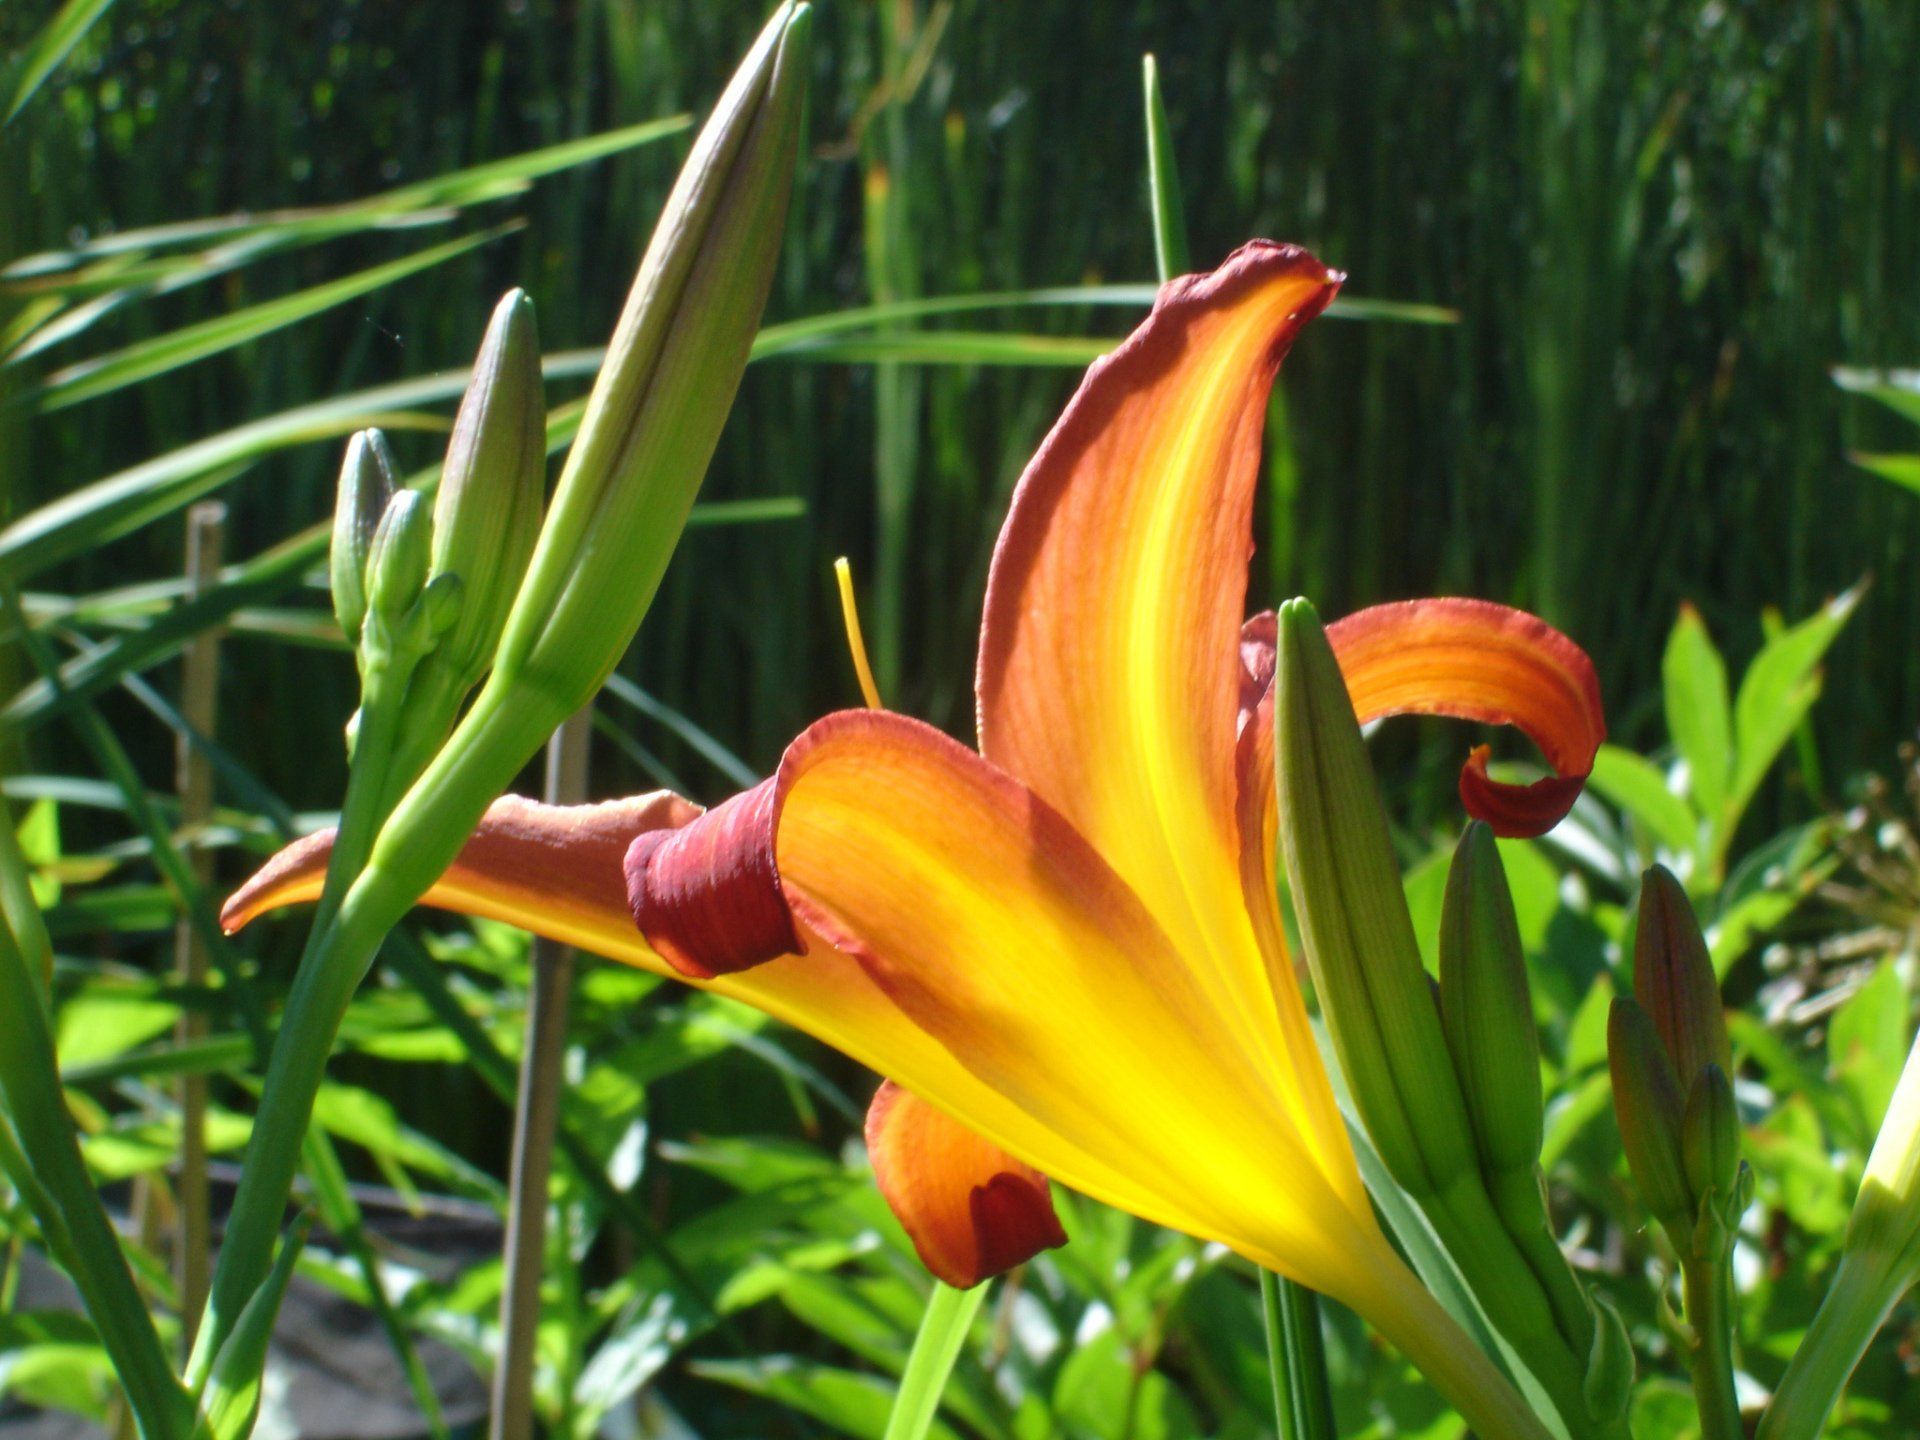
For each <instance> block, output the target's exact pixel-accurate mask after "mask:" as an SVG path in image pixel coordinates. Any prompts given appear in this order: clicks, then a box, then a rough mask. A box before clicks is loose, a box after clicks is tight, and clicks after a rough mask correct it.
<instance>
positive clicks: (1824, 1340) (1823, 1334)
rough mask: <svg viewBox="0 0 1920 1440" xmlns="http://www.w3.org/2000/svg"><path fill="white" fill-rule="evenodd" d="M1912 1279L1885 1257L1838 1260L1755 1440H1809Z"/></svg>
mask: <svg viewBox="0 0 1920 1440" xmlns="http://www.w3.org/2000/svg"><path fill="white" fill-rule="evenodd" d="M1912 1278H1913V1277H1912V1273H1911V1271H1910V1270H1907V1269H1905V1268H1903V1267H1902V1266H1900V1265H1899V1264H1898V1263H1897V1262H1896V1261H1895V1260H1894V1259H1893V1258H1892V1257H1890V1256H1888V1255H1885V1254H1877V1253H1875V1252H1873V1251H1870V1250H1857V1251H1849V1252H1847V1253H1846V1254H1845V1255H1843V1256H1842V1257H1841V1260H1840V1268H1839V1270H1838V1271H1836V1272H1835V1274H1834V1277H1833V1285H1832V1287H1831V1288H1829V1289H1828V1291H1827V1293H1826V1296H1825V1298H1824V1299H1822V1300H1821V1302H1820V1309H1819V1311H1818V1312H1817V1313H1816V1314H1815V1315H1814V1317H1813V1325H1812V1327H1811V1328H1810V1329H1809V1330H1808V1331H1807V1334H1806V1338H1805V1339H1804V1340H1802V1341H1801V1342H1800V1348H1799V1349H1798V1350H1796V1351H1794V1353H1793V1359H1792V1360H1791V1361H1789V1362H1788V1364H1787V1373H1786V1374H1785V1376H1783V1377H1782V1378H1781V1381H1780V1388H1779V1389H1777V1390H1775V1391H1774V1393H1773V1399H1772V1401H1770V1402H1769V1403H1768V1405H1767V1413H1766V1414H1764V1415H1762V1416H1761V1417H1760V1432H1759V1440H1815V1437H1816V1436H1818V1435H1819V1434H1820V1432H1821V1430H1822V1429H1823V1428H1824V1427H1825V1425H1826V1423H1827V1416H1828V1415H1829V1414H1830V1413H1831V1412H1832V1410H1833V1407H1834V1405H1835V1404H1836V1403H1838V1401H1839V1399H1840V1392H1841V1391H1842V1390H1844V1389H1846V1387H1847V1380H1848V1379H1849V1378H1850V1377H1851V1376H1852V1374H1853V1369H1854V1366H1856V1365H1858V1364H1859V1363H1860V1357H1861V1356H1862V1355H1864V1354H1866V1353H1867V1346H1868V1345H1870V1344H1871V1343H1872V1342H1873V1337H1874V1336H1875V1335H1876V1334H1878V1333H1879V1331H1880V1327H1881V1326H1882V1325H1884V1324H1886V1321H1887V1315H1888V1313H1889V1312H1890V1311H1891V1310H1892V1309H1893V1307H1894V1306H1895V1305H1896V1304H1898V1303H1899V1300H1900V1297H1901V1296H1902V1295H1903V1294H1905V1293H1906V1290H1907V1286H1908V1284H1909V1282H1910V1281H1911V1280H1912Z"/></svg>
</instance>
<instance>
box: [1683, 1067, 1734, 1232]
mask: <svg viewBox="0 0 1920 1440" xmlns="http://www.w3.org/2000/svg"><path fill="white" fill-rule="evenodd" d="M1680 1154H1681V1158H1682V1160H1683V1161H1684V1162H1685V1164H1686V1171H1687V1184H1688V1185H1689V1186H1691V1187H1692V1189H1693V1195H1694V1200H1695V1202H1696V1203H1698V1202H1699V1201H1701V1200H1704V1199H1705V1198H1706V1197H1707V1196H1709V1195H1713V1194H1716V1193H1717V1194H1718V1195H1720V1196H1721V1198H1722V1200H1723V1201H1724V1200H1726V1199H1729V1198H1731V1197H1732V1195H1733V1193H1734V1188H1735V1182H1737V1181H1738V1180H1739V1178H1740V1113H1739V1111H1738V1110H1737V1109H1736V1108H1735V1107H1734V1103H1733V1086H1732V1085H1731V1084H1730V1083H1729V1082H1728V1080H1727V1072H1726V1071H1724V1070H1722V1069H1721V1068H1720V1067H1719V1066H1718V1065H1712V1064H1709V1065H1708V1066H1707V1068H1706V1069H1704V1070H1702V1071H1701V1072H1700V1076H1699V1078H1698V1079H1696V1080H1695V1081H1694V1082H1693V1089H1692V1090H1690V1091H1689V1092H1688V1094H1687V1106H1686V1110H1685V1112H1684V1113H1683V1114H1682V1115H1681V1117H1680Z"/></svg>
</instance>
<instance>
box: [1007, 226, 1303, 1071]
mask: <svg viewBox="0 0 1920 1440" xmlns="http://www.w3.org/2000/svg"><path fill="white" fill-rule="evenodd" d="M1340 278H1341V277H1340V276H1338V275H1337V274H1335V273H1334V272H1332V271H1330V270H1328V269H1327V267H1326V266H1324V265H1322V264H1321V263H1320V262H1319V261H1318V260H1316V259H1314V258H1313V256H1311V255H1309V254H1308V253H1307V252H1306V251H1304V250H1300V249H1298V248H1296V247H1292V246H1280V245H1274V244H1271V243H1267V242H1255V243H1254V244H1251V245H1247V246H1245V247H1243V248H1242V249H1240V250H1239V251H1237V252H1235V254H1234V255H1233V256H1232V257H1231V258H1230V259H1229V260H1228V261H1227V262H1226V263H1225V264H1224V265H1222V266H1221V267H1220V268H1219V269H1218V270H1216V271H1214V272H1212V273H1211V274H1208V275H1198V276H1187V277H1184V278H1182V279H1179V280H1175V281H1172V282H1170V283H1168V284H1167V285H1165V286H1163V287H1162V289H1161V291H1160V296H1159V299H1158V301H1157V302H1156V304H1155V306H1154V310H1153V313H1152V315H1150V316H1149V317H1148V318H1147V320H1146V321H1145V322H1144V323H1143V324H1142V325H1141V326H1140V327H1139V329H1137V330H1136V331H1135V332H1134V333H1133V335H1132V336H1131V337H1129V338H1128V340H1127V341H1126V343H1124V344H1123V345H1121V346H1120V348H1119V349H1117V350H1115V351H1114V352H1113V353H1112V354H1111V355H1109V356H1107V357H1106V358H1105V359H1104V360H1101V361H1099V362H1098V363H1096V364H1095V365H1094V366H1093V367H1092V368H1091V369H1090V370H1089V371H1088V372H1087V376H1086V379H1085V381H1084V382H1083V383H1082V384H1081V386H1080V389H1079V391H1078V392H1077V393H1076V394H1075V395H1074V397H1073V400H1072V401H1071V402H1070V403H1069V405H1068V406H1067V409H1066V412H1065V414H1063V415H1062V416H1061V418H1060V421H1059V423H1058V424H1056V425H1055V426H1054V428H1053V432H1052V433H1051V434H1050V435H1049V436H1048V438H1047V440H1046V443H1045V444H1044V445H1042V446H1041V448H1040V451H1039V453H1038V454H1037V455H1035V457H1034V459H1033V462H1032V464H1031V465H1029V466H1028V468H1027V471H1026V474H1025V475H1024V476H1023V477H1022V478H1021V481H1020V485H1019V488H1018V489H1017V490H1016V491H1015V492H1014V499H1013V508H1012V511H1011V513H1010V514H1009V516H1008V519H1007V523H1006V526H1005V528H1004V529H1003V530H1002V531H1001V534H1000V542H999V545H998V547H997V549H996V550H995V552H994V559H993V568H992V573H991V576H990V578H989V581H988V586H987V601H986V614H985V619H984V622H983V627H982V633H981V642H980V666H979V675H978V680H977V689H978V698H979V711H980V749H981V753H982V754H983V755H985V756H986V757H987V758H988V759H989V760H991V761H993V762H994V763H995V764H996V765H999V766H1001V767H1002V768H1004V769H1005V770H1007V771H1008V772H1010V773H1011V774H1013V775H1014V776H1015V777H1017V778H1018V779H1020V780H1021V781H1023V782H1024V783H1025V784H1027V785H1028V786H1029V787H1031V788H1032V789H1033V791H1034V792H1035V793H1036V794H1038V795H1039V796H1040V797H1041V798H1043V799H1044V800H1046V801H1047V802H1048V803H1049V804H1050V805H1052V806H1053V807H1054V808H1055V809H1057V810H1058V811H1060V812H1061V813H1062V814H1063V815H1065V816H1066V817H1067V818H1068V819H1069V820H1070V821H1072V822H1073V824H1074V825H1075V826H1076V827H1077V828H1078V829H1079V830H1080V831H1081V833H1082V834H1084V835H1085V836H1086V837H1087V838H1088V840H1090V841H1091V842H1092V844H1093V846H1094V848H1095V849H1096V850H1098V851H1099V852H1100V854H1101V855H1102V856H1103V857H1104V858H1105V859H1106V860H1107V862H1108V863H1109V864H1111V865H1112V866H1113V868H1114V869H1115V870H1116V871H1118V872H1119V874H1120V875H1121V876H1122V877H1123V878H1124V879H1125V880H1126V881H1127V883H1128V884H1129V885H1131V886H1132V887H1133V888H1134V890H1135V891H1137V892H1138V893H1139V895H1140V896H1141V898H1142V899H1143V900H1144V901H1145V902H1146V904H1147V906H1148V908H1149V909H1150V910H1151V911H1152V912H1153V914H1154V916H1155V917H1156V918H1157V919H1158V920H1159V921H1160V923H1161V925H1162V926H1163V927H1165V928H1166V929H1167V930H1168V932H1169V933H1170V934H1172V935H1173V937H1174V939H1175V940H1176V941H1177V942H1178V943H1179V944H1180V946H1181V948H1182V949H1183V950H1184V951H1185V952H1186V953H1187V954H1188V956H1189V963H1190V964H1191V965H1192V967H1193V968H1194V970H1195V971H1196V973H1198V974H1199V975H1200V976H1201V979H1202V983H1203V984H1204V985H1205V986H1206V987H1207V990H1208V993H1209V994H1210V995H1211V996H1212V997H1213V1000H1214V1004H1215V1007H1216V1009H1218V1010H1219V1011H1220V1013H1222V1014H1224V1015H1227V1016H1230V1017H1234V1020H1233V1023H1234V1024H1235V1025H1236V1027H1237V1034H1238V1038H1239V1041H1240V1043H1241V1045H1242V1047H1243V1048H1245V1049H1246V1050H1248V1051H1249V1053H1251V1054H1253V1055H1255V1056H1256V1057H1260V1058H1261V1059H1262V1060H1263V1061H1264V1063H1266V1064H1267V1066H1268V1068H1269V1071H1270V1073H1271V1074H1273V1075H1274V1076H1275V1079H1276V1083H1279V1084H1285V1083H1288V1081H1290V1080H1297V1079H1298V1076H1297V1075H1291V1074H1290V1073H1289V1071H1288V1067H1287V1065H1286V1062H1285V1060H1284V1058H1282V1057H1280V1056H1277V1055H1275V1054H1274V1053H1273V1051H1274V1042H1273V1039H1272V1037H1273V1035H1274V1033H1275V1031H1276V1026H1275V1024H1274V1021H1273V1009H1274V1002H1273V1001H1272V1000H1271V999H1270V998H1269V994H1268V992H1269V991H1270V989H1271V988H1272V985H1273V977H1272V973H1271V969H1270V967H1271V966H1272V965H1274V964H1275V963H1277V961H1278V958H1279V957H1278V956H1276V955H1274V954H1273V953H1271V952H1267V953H1263V951H1262V948H1261V946H1260V945H1259V944H1258V943H1257V939H1256V937H1255V936H1254V935H1253V934H1252V933H1251V931H1250V929H1249V926H1248V922H1247V921H1246V920H1245V919H1244V918H1243V911H1244V906H1243V905H1242V903H1241V900H1240V891H1241V883H1240V874H1239V872H1240V864H1241V861H1240V856H1239V849H1240V844H1239V838H1238V826H1237V823H1236V819H1235V794H1236V786H1235V766H1234V733H1235V715H1234V711H1235V705H1234V693H1235V682H1236V676H1237V673H1238V661H1237V659H1236V657H1235V637H1236V634H1237V632H1238V630H1239V626H1240V621H1241V617H1242V616H1243V615H1244V613H1245V598H1246V574H1247V558H1248V556H1249V554H1250V553H1251V550H1252V528H1251V515H1252V503H1253V491H1254V484H1255V481H1256V479H1257V477H1258V473H1259V458H1260V440H1261V433H1262V430H1263V429H1264V426H1265V422H1266V413H1267V396H1268V393H1269V391H1270V389H1271V387H1272V383H1273V378H1274V375H1275V373H1276V371H1277V370H1278V367H1279V365H1280V361H1281V358H1282V357H1283V356H1284V355H1285V353H1286V351H1287V348H1288V346H1289V345H1290V344H1291V343H1292V341H1293V338H1294V336H1295V335H1296V334H1297V333H1298V332H1299V330H1300V328H1301V327H1302V326H1303V325H1305V324H1306V322H1307V321H1309V320H1310V319H1312V318H1313V317H1314V316H1315V315H1317V314H1319V312H1320V311H1321V310H1322V309H1324V308H1325V306H1326V304H1327V302H1328V301H1329V300H1331V299H1332V298H1333V294H1334V292H1335V290H1336V289H1337V288H1338V286H1339V282H1340ZM1284 1023H1285V1022H1284V1019H1283V1021H1282V1024H1283V1025H1284Z"/></svg>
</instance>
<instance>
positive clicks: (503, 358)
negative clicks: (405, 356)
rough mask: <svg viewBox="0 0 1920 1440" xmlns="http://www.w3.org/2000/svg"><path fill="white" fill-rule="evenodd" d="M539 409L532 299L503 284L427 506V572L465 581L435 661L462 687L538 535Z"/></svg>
mask: <svg viewBox="0 0 1920 1440" xmlns="http://www.w3.org/2000/svg"><path fill="white" fill-rule="evenodd" d="M546 476H547V406H546V396H545V394H544V392H543V391H542V388H541V381H540V339H539V334H538V331H537V329H536V327H535V325H534V318H533V302H532V301H531V300H529V299H528V298H527V296H526V292H525V291H522V290H511V291H509V292H508V293H507V295H506V296H505V298H503V299H502V300H501V301H500V303H499V305H498V306H496V307H495V309H494V312H493V320H492V323H491V324H489V325H488V327H487V335H486V339H485V340H483V341H482V342H481V345H480V354H479V357H478V358H477V359H476V360H475V361H474V365H473V379H472V380H471V381H469V382H468V384H467V393H466V397H465V398H464V399H463V400H462V401H461V402H460V413H459V414H458V416H456V417H455V419H454V423H453V438H452V439H451V440H450V441H449V442H448V444H447V459H446V464H445V465H444V466H443V467H442V469H441V472H440V490H439V494H438V495H437V496H436V497H435V499H434V507H433V559H432V573H433V574H434V575H436V576H440V575H458V576H459V577H460V580H461V583H462V584H463V585H464V586H465V592H464V594H465V599H464V603H463V604H462V606H461V610H460V616H459V619H458V620H457V621H456V622H455V624H454V626H453V629H452V630H451V631H450V632H449V633H448V634H447V635H446V636H445V637H444V638H443V639H442V641H441V642H440V647H439V649H438V650H437V651H436V652H435V660H434V663H435V664H436V665H445V666H447V667H448V668H449V670H450V671H451V672H452V676H453V688H454V689H455V690H456V691H457V692H459V693H461V694H464V693H465V692H466V691H468V690H470V689H472V688H473V687H474V686H475V685H476V684H478V683H479V681H480V677H481V676H483V675H485V674H486V672H487V667H488V666H490V665H491V664H492V663H493V652H494V648H495V646H497V645H498V644H499V643H500V632H501V630H502V629H504V628H505V626H506V623H507V612H508V611H509V610H510V609H512V607H513V599H514V596H515V595H516V594H517V593H518V592H519V589H520V581H521V579H522V578H523V577H524V576H525V575H526V573H527V561H528V560H529V559H530V558H531V557H532V555H533V545H534V541H535V539H536V538H537V537H538V536H539V533H540V511H541V506H542V504H543V502H544V499H545V490H546Z"/></svg>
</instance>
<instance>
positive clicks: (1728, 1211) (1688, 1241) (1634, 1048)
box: [1607, 865, 1753, 1263]
mask: <svg viewBox="0 0 1920 1440" xmlns="http://www.w3.org/2000/svg"><path fill="white" fill-rule="evenodd" d="M1607 1058H1608V1063H1609V1066H1610V1068H1611V1070H1612V1075H1613V1103H1614V1111H1615V1114H1616V1115H1617V1116H1618V1118H1619V1121H1620V1138H1621V1143H1622V1145H1623V1146H1624V1147H1625V1149H1626V1152H1627V1166H1628V1169H1629V1170H1630V1171H1631V1172H1632V1174H1633V1182H1634V1185H1635V1187H1636V1188H1637V1189H1638V1190H1639V1192H1640V1198H1641V1199H1642V1200H1643V1201H1644V1202H1645V1203H1646V1206H1647V1208H1648V1209H1649V1210H1650V1211H1652V1212H1653V1215H1654V1218H1655V1219H1657V1220H1658V1221H1659V1222H1660V1227H1661V1229H1663V1230H1665V1231H1666V1233H1667V1238H1668V1239H1669V1240H1670V1241H1671V1242H1672V1244H1673V1247H1674V1249H1675V1250H1676V1251H1677V1252H1678V1253H1679V1254H1680V1256H1681V1257H1682V1258H1683V1259H1687V1260H1694V1261H1699V1262H1702V1263H1717V1262H1718V1261H1720V1260H1721V1259H1723V1258H1724V1257H1725V1255H1726V1253H1727V1248H1728V1245H1729V1244H1730V1242H1731V1239H1732V1235H1733V1232H1734V1230H1735V1229H1736V1227H1737V1226H1738V1224H1739V1221H1740V1215H1741V1212H1742V1211H1744V1210H1745V1209H1746V1207H1747V1203H1748V1201H1749V1200H1750V1199H1751V1198H1752V1194H1753V1173H1752V1171H1751V1170H1749V1169H1748V1168H1747V1166H1746V1164H1745V1162H1743V1161H1742V1160H1741V1158H1740V1117H1739V1114H1738V1111H1737V1110H1736V1109H1735V1106H1734V1100H1733V1085H1732V1082H1731V1080H1730V1079H1729V1078H1728V1076H1729V1073H1730V1072H1731V1070H1732V1052H1731V1047H1730V1045H1729V1043H1728V1040H1727V1023H1726V1016H1725V1013H1724V1012H1723V1011H1722V1009H1721V1006H1720V982H1719V979H1718V977H1717V976H1716V975H1715V973H1714V969H1713V959H1712V957H1711V956H1710V955H1709V954H1708V952H1707V944H1706V939H1705V937H1704V936H1702V934H1701V933H1700V926H1699V922H1698V921H1696V920H1695V919H1694V914H1693V907H1692V905H1691V903H1690V902H1689V901H1688V899H1687V894H1686V891H1685V890H1684V889H1682V888H1681V885H1680V882H1679V881H1678V880H1676V879H1674V878H1673V876H1672V875H1671V874H1669V873H1668V872H1667V871H1666V870H1665V869H1664V868H1662V867H1660V866H1657V865H1656V866H1655V867H1654V868H1653V869H1651V870H1649V871H1648V872H1647V873H1646V875H1645V876H1644V877H1643V880H1642V883H1641V887H1640V919H1639V926H1638V929H1637V930H1636V932H1635V936H1634V949H1633V997H1632V998H1631V999H1629V998H1627V997H1625V996H1622V997H1621V998H1620V999H1617V1000H1615V1001H1614V1002H1613V1012H1612V1014H1611V1015H1610V1016H1609V1017H1608V1023H1607Z"/></svg>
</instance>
